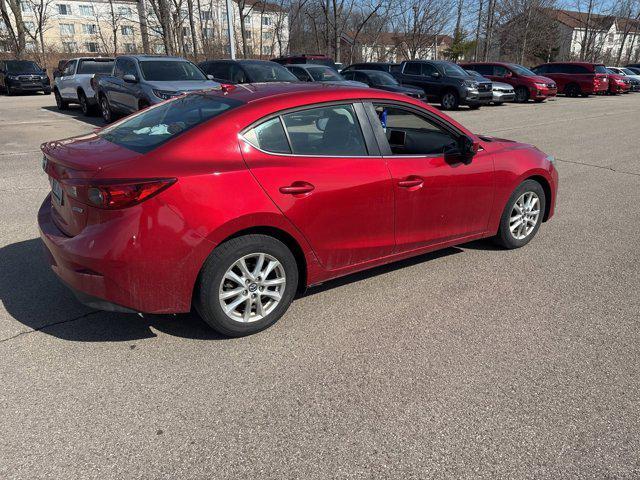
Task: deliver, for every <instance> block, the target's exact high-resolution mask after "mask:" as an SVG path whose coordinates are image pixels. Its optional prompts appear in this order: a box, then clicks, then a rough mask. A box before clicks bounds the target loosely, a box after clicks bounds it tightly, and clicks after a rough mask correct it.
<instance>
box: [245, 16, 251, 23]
mask: <svg viewBox="0 0 640 480" xmlns="http://www.w3.org/2000/svg"><path fill="white" fill-rule="evenodd" d="M244 24H245V25H251V15H247V16H246V17H244Z"/></svg>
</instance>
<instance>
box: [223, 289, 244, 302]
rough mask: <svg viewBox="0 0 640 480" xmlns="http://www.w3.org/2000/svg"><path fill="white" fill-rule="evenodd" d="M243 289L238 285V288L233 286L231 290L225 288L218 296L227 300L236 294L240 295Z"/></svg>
mask: <svg viewBox="0 0 640 480" xmlns="http://www.w3.org/2000/svg"><path fill="white" fill-rule="evenodd" d="M243 290H244V288H242V287H240V288H235V289H233V290H227V291H225V292H223V293H221V294H220V298H221V299H222V300H228V299H230V298H232V297H237V296H238V295H240V294H241V293H242V291H243Z"/></svg>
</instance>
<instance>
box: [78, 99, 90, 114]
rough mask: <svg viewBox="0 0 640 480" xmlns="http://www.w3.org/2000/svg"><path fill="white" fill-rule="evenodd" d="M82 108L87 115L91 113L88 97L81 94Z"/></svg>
mask: <svg viewBox="0 0 640 480" xmlns="http://www.w3.org/2000/svg"><path fill="white" fill-rule="evenodd" d="M80 108H81V109H82V113H84V114H85V115H87V114H88V113H89V103H88V102H87V97H85V96H84V95H80Z"/></svg>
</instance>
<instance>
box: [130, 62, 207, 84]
mask: <svg viewBox="0 0 640 480" xmlns="http://www.w3.org/2000/svg"><path fill="white" fill-rule="evenodd" d="M140 70H142V76H143V77H144V79H145V80H148V81H150V82H179V81H184V80H206V79H207V77H205V76H204V73H202V70H200V69H199V68H198V67H196V66H195V65H194V64H193V63H191V62H180V61H178V62H173V61H169V62H167V61H164V60H145V61H144V62H140Z"/></svg>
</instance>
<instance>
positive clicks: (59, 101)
mask: <svg viewBox="0 0 640 480" xmlns="http://www.w3.org/2000/svg"><path fill="white" fill-rule="evenodd" d="M53 95H54V97H56V106H57V107H58V110H66V109H67V108H69V103H68V102H66V101H64V100H63V99H62V96H61V95H60V92H59V91H58V89H57V88H56V89H55V90H54V91H53Z"/></svg>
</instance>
